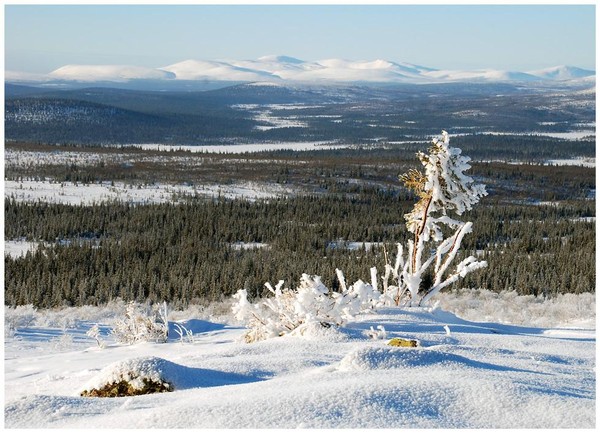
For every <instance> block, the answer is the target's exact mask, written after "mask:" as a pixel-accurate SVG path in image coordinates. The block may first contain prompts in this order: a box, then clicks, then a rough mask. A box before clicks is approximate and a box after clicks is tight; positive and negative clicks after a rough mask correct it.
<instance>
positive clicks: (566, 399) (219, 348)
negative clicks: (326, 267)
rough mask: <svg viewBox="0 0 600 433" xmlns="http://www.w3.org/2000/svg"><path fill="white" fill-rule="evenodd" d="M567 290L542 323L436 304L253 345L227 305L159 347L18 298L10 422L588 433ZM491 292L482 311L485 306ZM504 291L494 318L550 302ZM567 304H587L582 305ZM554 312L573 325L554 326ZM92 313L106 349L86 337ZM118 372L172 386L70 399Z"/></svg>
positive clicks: (9, 346) (10, 316) (588, 375)
mask: <svg viewBox="0 0 600 433" xmlns="http://www.w3.org/2000/svg"><path fill="white" fill-rule="evenodd" d="M447 296H448V297H449V298H450V297H452V295H451V294H448V295H447ZM572 296H573V297H575V298H568V299H566V298H565V299H558V300H557V301H556V302H555V307H556V310H555V311H554V313H560V312H562V313H564V314H565V316H564V317H563V316H561V315H560V314H557V315H554V316H553V314H552V313H549V314H547V315H546V319H547V320H550V321H552V320H553V318H554V323H553V324H549V325H545V326H544V327H535V325H532V324H531V323H524V324H521V325H514V324H501V323H498V322H481V321H469V320H465V319H461V318H460V317H458V316H457V315H455V314H453V313H451V312H449V311H444V310H441V309H432V308H411V309H405V310H402V309H397V308H384V309H381V310H379V311H377V312H373V313H370V314H363V315H360V316H358V317H356V318H355V319H354V320H353V321H351V322H349V323H348V324H347V326H346V327H345V328H329V329H321V330H320V331H319V332H317V331H316V330H315V332H310V333H308V334H305V335H304V336H299V335H296V336H290V335H288V336H285V337H278V338H273V339H269V340H265V341H260V342H257V343H252V344H246V343H243V342H241V341H240V338H241V336H242V334H243V333H244V329H242V328H241V327H240V326H238V325H236V324H234V323H233V322H232V319H231V317H230V316H229V315H225V316H217V317H219V318H217V317H210V316H208V317H204V318H199V317H190V316H187V317H188V318H187V320H181V321H179V323H180V324H181V325H183V326H186V327H187V328H188V329H190V330H192V331H193V334H194V338H193V341H192V342H181V341H179V338H178V337H177V336H174V337H171V339H170V340H169V341H168V342H167V343H165V344H157V343H140V344H136V345H131V346H126V345H118V344H116V343H115V342H114V341H113V340H111V337H110V335H108V332H109V325H110V323H111V321H114V320H115V319H116V318H117V317H116V315H117V314H118V313H119V310H120V309H123V308H124V306H123V305H120V306H119V305H112V306H110V308H109V307H81V308H65V309H62V310H58V311H57V310H54V311H37V312H32V310H31V309H29V310H28V309H27V308H23V307H21V311H20V313H19V314H20V315H19V314H16V313H15V310H14V309H11V308H6V309H5V317H6V320H8V321H9V322H10V323H13V324H16V326H14V327H10V326H9V327H8V328H10V329H12V333H11V334H9V335H7V336H6V337H5V426H6V427H7V428H89V427H90V426H94V428H261V429H262V428H388V429H389V428H590V429H591V428H594V425H595V385H596V384H595V326H594V314H595V308H594V307H593V306H590V305H589V300H590V298H591V299H593V295H591V294H586V295H572ZM461 297H462V301H461V300H460V299H459V298H461ZM474 297H475V295H473V294H472V293H469V292H465V293H463V294H462V295H456V296H455V297H454V298H452V299H453V302H454V303H455V306H460V305H462V308H463V309H464V310H471V311H472V314H474V315H476V314H477V308H476V307H473V308H469V302H470V301H472V300H473V299H474ZM449 298H448V299H449ZM448 299H446V301H447V300H448ZM480 301H481V302H482V303H483V304H485V301H484V300H483V298H481V299H480ZM492 301H493V302H495V300H492V299H488V302H489V303H490V304H489V305H487V306H485V305H480V307H481V306H485V309H486V311H490V312H492V313H493V312H494V308H493V307H494V305H495V304H494V303H492ZM513 301H516V302H514V303H513V304H512V305H504V304H502V310H499V309H496V311H495V315H494V320H497V319H499V318H503V317H508V318H510V317H513V314H521V315H522V317H523V318H526V316H527V315H526V314H523V312H522V311H520V310H521V309H523V308H524V307H525V308H527V307H528V306H529V305H531V304H544V303H545V302H548V301H543V302H542V301H539V300H532V299H529V298H527V299H513ZM573 304H575V305H579V306H580V307H582V308H583V309H582V310H580V311H578V312H577V315H571V314H573V313H574V310H572V308H571V307H570V305H573ZM507 306H509V308H508V310H507V309H506V308H505V307H507ZM194 311H196V313H197V312H198V310H197V309H196V310H194V309H190V310H189V311H188V312H187V314H190V315H193V314H192V312H194ZM215 311H217V310H212V312H213V313H215ZM511 311H512V312H511ZM185 314H186V312H178V313H177V316H178V317H185ZM539 314H542V313H541V312H540V311H539V310H533V311H532V313H531V314H530V315H529V317H530V319H531V320H532V321H533V319H535V318H536V317H537V316H538V315H539ZM32 316H33V319H32V318H31V317H32ZM173 316H175V315H174V314H173ZM18 317H21V318H24V319H23V320H22V321H21V322H19V320H17V318H18ZM563 319H569V320H570V321H573V320H579V323H580V326H563V325H562V323H563V322H562V320H563ZM170 320H173V319H172V318H171V319H170ZM95 323H100V327H99V328H100V330H101V334H102V337H103V338H104V339H105V341H106V343H107V344H106V348H105V349H101V348H99V347H98V346H97V345H96V342H95V341H94V340H93V339H91V338H90V337H87V336H86V334H85V332H86V331H87V330H88V329H89V328H91V327H92V326H93V324H95ZM571 323H572V322H571ZM377 327H379V328H377ZM371 328H377V329H385V331H386V332H385V333H386V335H387V338H394V337H401V338H411V339H417V340H419V342H420V346H419V347H417V348H392V347H390V346H387V345H386V340H385V339H372V338H371V337H369V336H368V334H370V331H369V330H370V329H371ZM65 336H66V337H65ZM124 371H134V372H135V371H138V372H146V373H147V374H149V375H151V374H154V373H153V372H156V371H159V372H161V374H162V375H163V376H164V377H165V378H166V379H170V381H171V383H172V384H173V385H174V391H173V392H167V393H161V394H154V395H146V396H137V397H122V398H113V399H102V398H91V397H79V393H80V392H81V391H82V390H83V389H85V388H89V387H90V386H91V385H93V384H96V385H97V384H100V383H103V382H106V381H107V380H110V379H111V378H114V377H115V375H117V374H118V373H122V372H124Z"/></svg>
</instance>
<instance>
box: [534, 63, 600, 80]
mask: <svg viewBox="0 0 600 433" xmlns="http://www.w3.org/2000/svg"><path fill="white" fill-rule="evenodd" d="M528 73H529V74H530V75H535V76H537V77H540V78H544V79H552V80H575V79H578V78H586V77H590V76H594V75H596V73H595V72H594V71H589V70H586V69H581V68H576V67H573V66H565V65H561V66H554V67H551V68H546V69H538V70H535V71H529V72H528Z"/></svg>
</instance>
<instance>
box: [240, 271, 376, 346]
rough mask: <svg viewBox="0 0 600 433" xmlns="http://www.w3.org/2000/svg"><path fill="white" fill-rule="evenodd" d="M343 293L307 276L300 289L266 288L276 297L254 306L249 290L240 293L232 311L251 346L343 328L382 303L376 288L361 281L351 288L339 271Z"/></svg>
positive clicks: (279, 286)
mask: <svg viewBox="0 0 600 433" xmlns="http://www.w3.org/2000/svg"><path fill="white" fill-rule="evenodd" d="M337 272H338V278H339V279H340V286H341V291H339V292H334V291H331V290H329V289H328V288H327V287H326V286H325V285H324V284H323V283H322V282H321V278H320V277H319V276H311V275H308V274H303V275H302V278H301V280H300V285H299V287H298V288H296V289H289V288H285V289H282V287H283V284H284V282H283V280H281V281H279V283H278V284H277V285H276V286H275V288H273V287H272V286H271V284H269V283H266V284H265V286H266V287H267V289H269V291H270V292H271V293H272V294H273V297H271V298H268V299H264V300H262V301H259V302H258V303H254V304H253V303H250V301H248V293H247V292H246V290H239V291H238V292H237V293H236V294H235V295H234V298H235V299H236V300H237V302H236V303H234V304H233V306H232V311H233V313H234V315H235V317H236V319H237V320H239V321H241V322H242V323H244V324H245V325H246V326H247V327H248V328H249V329H248V331H247V333H246V334H245V340H246V341H247V342H253V341H258V340H264V339H267V338H272V337H278V336H282V335H285V334H290V333H292V332H294V333H295V334H302V330H303V329H304V328H312V327H314V326H315V325H317V326H321V327H330V326H343V325H344V324H345V323H346V322H347V321H348V320H350V319H352V318H353V317H354V316H355V315H356V314H358V313H361V312H364V311H368V310H370V309H372V308H373V307H375V306H377V305H378V303H379V298H380V297H381V294H380V293H379V292H378V291H377V290H374V289H373V286H372V285H370V284H366V283H364V282H363V281H360V280H359V281H357V282H356V283H354V284H353V285H352V286H350V287H347V286H346V283H345V280H344V277H343V274H342V273H341V271H339V270H337Z"/></svg>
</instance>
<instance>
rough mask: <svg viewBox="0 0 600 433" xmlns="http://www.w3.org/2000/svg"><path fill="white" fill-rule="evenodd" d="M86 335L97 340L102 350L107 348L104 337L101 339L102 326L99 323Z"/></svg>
mask: <svg viewBox="0 0 600 433" xmlns="http://www.w3.org/2000/svg"><path fill="white" fill-rule="evenodd" d="M85 335H87V336H88V337H90V338H93V339H94V340H96V344H98V347H99V348H100V349H104V348H105V347H106V343H104V341H103V340H102V337H100V326H98V324H97V323H96V324H95V325H94V326H92V327H91V328H90V329H88V331H87V332H86V333H85Z"/></svg>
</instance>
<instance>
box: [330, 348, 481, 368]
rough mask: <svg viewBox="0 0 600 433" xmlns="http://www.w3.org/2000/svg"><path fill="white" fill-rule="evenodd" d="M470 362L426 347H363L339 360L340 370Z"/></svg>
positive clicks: (464, 363)
mask: <svg viewBox="0 0 600 433" xmlns="http://www.w3.org/2000/svg"><path fill="white" fill-rule="evenodd" d="M434 364H437V365H450V364H455V365H456V364H462V365H466V364H471V362H470V361H469V360H468V359H467V358H465V357H462V356H458V355H454V354H451V353H445V352H441V351H439V350H433V349H427V348H393V347H363V348H360V349H356V350H353V351H352V352H350V353H349V354H348V355H346V356H345V357H344V358H342V360H341V361H340V366H339V370H341V371H357V370H358V371H368V370H388V369H394V368H415V367H425V368H426V367H428V366H431V365H434Z"/></svg>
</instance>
